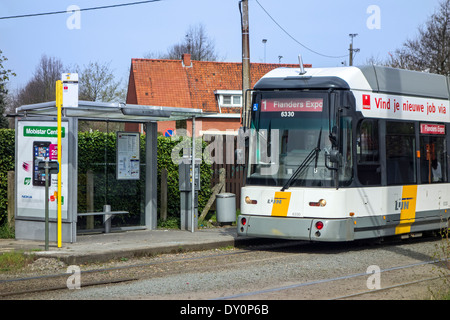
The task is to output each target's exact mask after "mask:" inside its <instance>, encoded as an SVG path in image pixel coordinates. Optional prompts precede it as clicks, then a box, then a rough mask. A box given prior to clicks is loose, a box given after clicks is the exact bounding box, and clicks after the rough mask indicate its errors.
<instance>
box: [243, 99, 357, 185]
mask: <svg viewBox="0 0 450 320" xmlns="http://www.w3.org/2000/svg"><path fill="white" fill-rule="evenodd" d="M334 119H335V117H334V116H331V117H330V112H329V96H328V94H327V93H317V92H316V93H311V92H301V93H299V92H296V93H294V92H289V93H288V92H265V93H259V94H256V95H255V96H254V101H253V110H252V121H251V129H252V131H251V134H250V145H249V147H250V148H249V160H248V161H249V167H248V172H247V184H248V185H267V186H283V185H284V184H285V183H286V182H287V181H288V180H289V179H290V178H291V177H292V176H293V174H294V172H296V170H297V169H298V168H299V166H300V165H302V164H303V163H304V162H305V160H306V159H307V158H308V157H309V158H308V159H309V161H307V162H308V163H305V167H304V169H303V170H302V171H301V172H300V173H299V174H298V175H296V176H295V179H294V180H293V181H292V183H291V184H290V186H292V187H295V186H311V187H313V186H317V187H332V186H334V173H333V171H332V170H329V169H328V168H327V167H326V165H325V155H326V154H328V153H329V152H330V151H331V150H332V142H331V140H330V130H331V131H333V127H334V128H336V127H335V124H334ZM330 120H331V121H330ZM344 127H345V125H344ZM334 130H336V129H334ZM350 131H351V130H350ZM341 135H342V133H341ZM316 148H319V149H320V151H319V152H316V151H314V150H315V149H316ZM316 150H317V149H316ZM341 175H342V174H340V176H341ZM344 175H345V174H344ZM350 175H351V173H350ZM341 179H346V178H345V177H344V176H343V177H340V180H341Z"/></svg>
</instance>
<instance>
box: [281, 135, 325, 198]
mask: <svg viewBox="0 0 450 320" xmlns="http://www.w3.org/2000/svg"><path fill="white" fill-rule="evenodd" d="M321 139H322V128H321V129H320V133H319V141H317V147H315V148H314V149H312V150H311V152H310V153H309V154H308V156H307V157H306V158H305V160H303V162H302V163H301V164H300V165H299V166H298V168H297V170H295V172H294V173H293V174H292V176H291V177H290V178H289V180H288V181H287V182H286V183H285V184H284V186H283V188H281V190H280V191H281V192H283V191H284V190H286V189H289V187H290V186H291V184H292V182H293V181H294V179H295V178H296V177H297V176H298V175H299V174H301V173H303V171H305V169H306V168H307V167H308V165H309V164H310V163H311V162H312V161H313V160H314V158H315V159H316V163H315V169H314V170H316V169H317V160H318V158H319V152H320V140H321Z"/></svg>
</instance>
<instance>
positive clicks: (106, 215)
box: [78, 204, 129, 233]
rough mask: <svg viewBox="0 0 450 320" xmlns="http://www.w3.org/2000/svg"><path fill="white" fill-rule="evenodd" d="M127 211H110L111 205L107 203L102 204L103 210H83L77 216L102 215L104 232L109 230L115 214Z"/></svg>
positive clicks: (126, 212)
mask: <svg viewBox="0 0 450 320" xmlns="http://www.w3.org/2000/svg"><path fill="white" fill-rule="evenodd" d="M128 213H129V212H128V211H111V206H110V205H109V204H107V205H104V206H103V211H99V212H85V213H78V216H79V217H86V216H99V215H103V225H104V227H105V233H110V232H111V220H112V218H113V217H114V216H115V215H118V214H128Z"/></svg>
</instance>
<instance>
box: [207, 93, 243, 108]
mask: <svg viewBox="0 0 450 320" xmlns="http://www.w3.org/2000/svg"><path fill="white" fill-rule="evenodd" d="M214 93H215V94H216V97H217V102H218V104H219V107H234V108H242V91H240V90H217V91H215V92H214Z"/></svg>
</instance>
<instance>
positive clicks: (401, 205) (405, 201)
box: [395, 198, 413, 211]
mask: <svg viewBox="0 0 450 320" xmlns="http://www.w3.org/2000/svg"><path fill="white" fill-rule="evenodd" d="M412 199H413V198H401V199H398V200H395V210H396V211H398V210H408V209H409V201H410V200H412Z"/></svg>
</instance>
